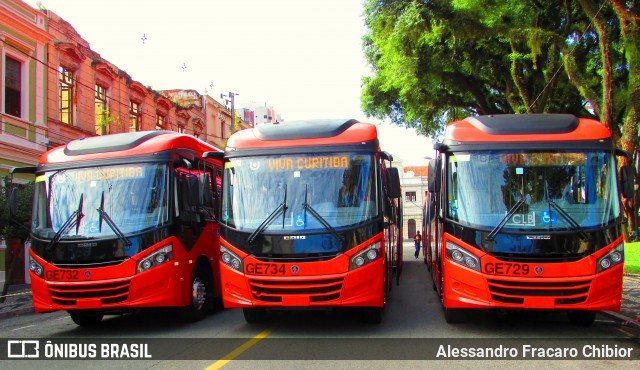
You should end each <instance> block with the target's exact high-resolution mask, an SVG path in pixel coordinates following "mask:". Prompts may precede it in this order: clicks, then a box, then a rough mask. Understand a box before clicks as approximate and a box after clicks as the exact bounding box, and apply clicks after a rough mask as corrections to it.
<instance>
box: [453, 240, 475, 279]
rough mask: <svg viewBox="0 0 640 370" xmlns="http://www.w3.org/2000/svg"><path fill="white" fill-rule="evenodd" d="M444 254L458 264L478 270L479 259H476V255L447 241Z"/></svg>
mask: <svg viewBox="0 0 640 370" xmlns="http://www.w3.org/2000/svg"><path fill="white" fill-rule="evenodd" d="M445 256H446V257H447V258H448V259H450V260H451V261H453V262H455V263H457V264H459V265H462V266H465V267H468V268H470V269H472V270H476V271H478V272H480V260H478V257H476V256H474V255H473V254H471V253H469V252H468V251H466V250H465V249H464V248H462V247H460V246H457V245H455V244H453V243H451V242H449V241H448V242H447V248H446V251H445Z"/></svg>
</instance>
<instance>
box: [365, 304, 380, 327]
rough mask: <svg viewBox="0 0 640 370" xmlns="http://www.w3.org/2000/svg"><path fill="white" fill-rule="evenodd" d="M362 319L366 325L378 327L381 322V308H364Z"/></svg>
mask: <svg viewBox="0 0 640 370" xmlns="http://www.w3.org/2000/svg"><path fill="white" fill-rule="evenodd" d="M363 310H364V311H363V313H362V319H363V320H364V322H365V323H367V324H373V325H378V324H380V323H381V322H382V307H365V308H364V309H363Z"/></svg>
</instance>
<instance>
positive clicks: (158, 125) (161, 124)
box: [156, 113, 167, 130]
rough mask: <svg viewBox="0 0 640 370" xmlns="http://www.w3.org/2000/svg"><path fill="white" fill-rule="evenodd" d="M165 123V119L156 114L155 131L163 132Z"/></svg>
mask: <svg viewBox="0 0 640 370" xmlns="http://www.w3.org/2000/svg"><path fill="white" fill-rule="evenodd" d="M166 123H167V117H166V116H163V115H161V114H160V113H157V114H156V130H164V129H166V127H165V125H166Z"/></svg>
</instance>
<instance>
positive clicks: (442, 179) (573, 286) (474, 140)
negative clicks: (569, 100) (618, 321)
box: [423, 115, 623, 325]
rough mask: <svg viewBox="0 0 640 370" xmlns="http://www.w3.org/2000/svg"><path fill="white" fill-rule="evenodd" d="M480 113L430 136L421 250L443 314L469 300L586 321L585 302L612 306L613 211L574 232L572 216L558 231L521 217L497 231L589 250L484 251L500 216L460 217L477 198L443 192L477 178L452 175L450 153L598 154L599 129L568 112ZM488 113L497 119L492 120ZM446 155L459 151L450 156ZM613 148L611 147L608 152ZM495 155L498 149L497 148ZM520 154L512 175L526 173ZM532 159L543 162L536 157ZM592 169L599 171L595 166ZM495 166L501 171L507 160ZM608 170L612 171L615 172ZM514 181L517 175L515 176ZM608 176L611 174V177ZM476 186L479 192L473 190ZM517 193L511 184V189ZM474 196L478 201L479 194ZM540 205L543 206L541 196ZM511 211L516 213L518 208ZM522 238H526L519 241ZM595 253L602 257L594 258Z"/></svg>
mask: <svg viewBox="0 0 640 370" xmlns="http://www.w3.org/2000/svg"><path fill="white" fill-rule="evenodd" d="M486 117H489V118H483V116H481V117H470V118H467V119H465V120H460V121H455V122H451V123H449V124H448V125H447V127H446V130H445V134H444V139H443V141H442V143H439V144H436V146H435V148H436V151H437V153H436V157H437V158H435V159H433V160H431V161H430V162H429V192H428V195H427V198H426V200H425V204H424V208H423V215H424V217H423V235H424V237H423V239H424V242H425V243H424V246H423V248H424V249H423V252H424V256H425V263H426V264H427V268H428V270H429V271H430V273H431V274H430V275H431V278H432V280H433V288H434V290H435V291H436V293H437V294H438V295H439V297H440V299H441V301H442V305H443V308H444V311H445V318H446V320H447V321H448V322H450V323H454V322H460V321H463V320H465V319H466V314H467V311H468V310H469V309H477V308H494V309H504V310H520V309H536V310H563V311H567V312H568V314H569V319H571V321H573V322H575V323H577V324H581V325H589V324H591V323H592V322H593V320H594V318H595V311H599V310H610V311H619V310H620V305H621V297H622V275H623V256H622V255H623V253H622V245H623V237H622V228H621V224H622V219H621V215H618V216H617V218H616V219H615V220H613V221H611V223H610V224H609V225H605V226H603V227H602V229H603V230H605V231H601V230H598V229H588V230H586V231H585V232H584V233H583V231H584V230H582V228H581V226H579V225H578V227H571V228H568V231H567V230H563V231H562V232H557V233H556V232H549V231H545V230H543V229H532V231H527V230H526V227H525V226H521V227H522V228H521V229H517V228H516V229H515V230H516V231H515V233H514V231H509V232H507V234H508V235H507V236H508V237H511V238H513V240H517V243H521V244H526V243H530V245H531V246H536V245H537V244H540V245H545V246H549V245H552V244H551V241H554V240H556V239H557V240H562V241H563V242H564V243H567V244H571V243H574V244H575V245H582V246H584V249H585V250H586V248H587V247H586V246H588V245H591V246H592V247H589V248H593V250H592V251H591V252H585V251H583V250H581V252H580V253H575V256H566V257H565V260H563V258H561V257H557V256H553V258H552V257H551V256H545V255H543V254H537V255H536V254H535V253H534V254H533V255H525V254H523V255H518V254H517V253H515V254H514V253H494V252H492V248H493V247H494V245H493V243H496V240H497V239H496V238H498V237H500V235H501V234H503V233H505V230H503V227H504V225H502V226H498V227H495V228H494V229H493V230H491V227H493V226H494V225H489V228H488V229H484V230H482V228H481V227H474V226H468V225H467V224H465V223H464V222H462V221H461V220H459V219H458V218H457V212H459V211H460V210H462V209H464V207H468V206H469V202H471V203H474V202H476V201H477V199H473V198H467V203H464V204H458V203H456V202H455V201H454V200H452V194H455V192H456V190H453V187H459V188H462V189H470V188H474V187H477V188H479V187H481V185H478V184H477V183H474V182H471V183H469V184H467V183H465V182H463V180H459V179H458V177H459V176H452V171H453V170H452V166H453V165H452V164H451V163H453V164H454V165H456V166H455V167H456V168H457V164H456V163H460V162H456V161H460V160H462V161H466V162H467V163H468V162H469V161H472V159H469V158H470V157H471V158H472V157H473V156H474V155H476V156H484V158H483V159H482V161H485V162H490V161H491V158H492V157H491V155H493V154H492V153H493V152H499V153H505V152H509V153H510V152H511V151H513V153H517V154H515V155H520V157H519V158H526V155H527V154H526V153H531V152H536V151H537V152H541V153H549V154H548V155H547V157H544V156H539V158H556V157H553V156H554V154H555V153H564V152H571V151H581V150H587V153H589V151H590V150H593V151H597V152H598V153H604V154H603V155H606V154H607V153H608V154H611V157H613V156H614V155H613V153H614V152H615V151H614V148H613V145H612V142H611V134H610V132H609V130H608V129H607V128H606V127H605V126H604V125H603V124H601V123H600V122H597V121H595V120H591V119H577V118H575V117H573V116H569V115H504V116H486ZM494 117H495V118H494ZM496 120H497V121H498V122H495V121H496ZM556 120H558V121H561V122H560V123H559V128H558V127H556V126H555V124H556ZM494 122H495V124H494ZM538 123H539V124H538ZM485 124H486V125H485ZM519 125H520V126H519ZM492 151H493V152H492ZM521 153H525V154H521ZM456 155H457V156H458V157H460V158H462V159H452V158H455V157H456ZM616 155H620V153H618V152H616ZM495 156H496V157H498V155H497V154H496V155H495ZM533 156H535V154H534V155H533ZM567 157H568V156H567ZM498 158H499V157H498ZM502 158H507V159H506V160H507V161H508V160H509V158H510V157H509V156H508V155H506V154H505V155H504V157H502ZM587 158H588V157H587ZM554 161H555V159H554ZM447 163H449V165H448V164H447ZM522 163H525V164H524V165H519V166H513V167H519V172H516V173H518V175H519V176H526V172H525V171H527V170H528V169H529V167H527V162H526V161H522ZM536 165H537V166H544V165H540V164H539V163H538V164H536ZM532 167H533V165H532ZM598 171H600V172H602V169H601V168H600V169H599V170H598ZM504 173H505V175H504V177H505V178H506V177H507V175H506V174H507V170H505V171H504ZM584 176H585V175H583V180H584ZM613 176H614V177H615V172H614V174H613ZM502 177H503V176H502V175H500V176H495V175H493V179H494V180H493V181H496V182H498V181H497V180H499V181H502ZM556 177H557V176H556ZM452 178H453V179H454V180H452ZM552 180H553V179H549V180H545V183H544V184H545V186H546V187H547V189H549V188H550V187H549V182H551V181H552ZM452 181H455V182H456V183H454V182H452ZM472 181H474V180H472ZM524 181H525V180H522V183H524ZM547 181H548V182H547ZM612 181H613V182H616V183H617V181H616V180H615V178H614V180H612ZM516 184H518V183H517V182H516ZM534 184H535V183H534ZM502 186H503V188H500V189H501V190H500V193H499V194H501V195H500V198H497V199H498V200H502V199H503V198H505V199H506V197H507V195H508V191H507V190H505V189H507V186H508V185H502ZM516 190H518V189H516ZM526 191H527V190H522V192H523V195H525V197H524V198H522V199H523V204H526V203H531V202H532V201H531V198H526V194H525V193H526ZM611 191H612V192H613V193H612V194H618V193H617V189H616V188H615V186H614V187H613V188H612V189H611ZM548 192H549V190H546V193H545V194H546V196H547V199H548V197H549V193H548ZM485 194H486V193H483V196H484V195H485ZM519 195H520V193H518V194H517V195H516V198H517V197H518V196H519ZM578 196H579V195H576V197H578ZM582 201H583V202H584V203H588V202H587V201H584V200H582ZM619 201H620V199H618V198H616V199H614V200H613V202H616V203H618V202H619ZM477 202H478V203H482V202H485V203H486V202H487V200H486V199H482V201H477ZM474 204H475V203H474ZM526 205H527V206H528V204H526ZM549 205H550V206H551V201H549ZM568 207H570V206H568ZM614 207H617V206H614ZM515 208H517V207H515ZM515 208H514V209H515ZM521 208H522V209H524V207H521ZM506 209H509V208H508V207H507V208H506ZM512 210H513V209H512ZM467 212H468V209H467ZM521 212H522V213H523V214H525V211H524V210H521ZM527 212H528V213H526V215H531V216H530V218H531V221H529V222H530V225H529V226H536V225H537V226H538V227H539V226H540V225H541V224H542V223H547V224H549V225H552V224H553V223H555V222H557V221H556V220H555V219H553V220H551V219H550V218H545V219H541V218H540V215H545V216H548V215H550V214H551V213H550V212H549V213H543V212H548V211H541V212H539V213H536V212H535V211H527ZM560 212H562V211H561V210H556V211H554V213H553V214H554V217H555V213H558V215H557V218H558V219H561V218H564V216H562V217H561V215H560ZM505 213H506V210H505ZM514 215H515V216H518V210H516V211H514V214H512V215H511V216H510V217H511V219H509V217H508V216H505V219H504V220H503V221H504V222H505V223H509V222H511V223H514V220H522V219H524V218H523V217H521V218H514V217H515V216H514ZM569 217H571V216H569ZM507 219H508V221H506V220H507ZM521 222H522V223H523V224H524V223H525V222H524V221H521ZM536 222H537V224H536ZM567 222H568V221H567ZM512 226H513V225H512ZM522 230H524V231H522ZM518 231H521V232H518ZM492 234H493V235H492ZM605 234H606V236H604V237H603V235H605ZM585 236H586V237H585ZM583 237H584V238H583ZM518 238H522V239H518ZM524 239H527V241H526V242H523V241H522V240H524ZM583 239H584V240H583ZM585 240H588V241H585ZM547 241H549V243H547ZM545 243H547V244H545ZM559 243H560V242H556V244H559ZM589 243H591V244H589ZM598 243H599V244H598ZM504 244H508V243H506V242H505V243H504ZM504 244H503V245H504ZM528 245H529V244H528ZM514 248H516V247H514ZM456 250H457V251H459V252H460V253H459V254H458V257H457V261H456V258H454V257H452V256H453V253H455V252H454V251H456ZM514 250H515V249H514ZM467 257H470V259H469V261H470V263H469V264H466V262H461V261H466V258H467ZM612 257H613V258H612ZM604 260H607V261H604ZM612 261H613V262H612ZM600 263H602V264H603V265H606V266H607V267H603V268H601V267H599V266H598V265H599V264H600Z"/></svg>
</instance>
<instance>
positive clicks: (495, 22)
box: [362, 0, 638, 141]
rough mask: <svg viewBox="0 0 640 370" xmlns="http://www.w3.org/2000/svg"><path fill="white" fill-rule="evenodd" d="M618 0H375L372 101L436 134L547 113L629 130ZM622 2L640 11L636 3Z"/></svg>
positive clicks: (368, 42) (370, 6) (371, 0)
mask: <svg viewBox="0 0 640 370" xmlns="http://www.w3.org/2000/svg"><path fill="white" fill-rule="evenodd" d="M615 2H616V1H615V0H609V2H606V0H605V2H604V3H603V2H602V1H594V0H565V1H548V2H547V1H545V2H543V1H537V0H453V1H450V0H430V1H393V0H368V1H367V2H366V3H365V11H364V15H365V23H366V26H367V34H366V35H365V37H364V40H363V47H364V51H365V55H366V58H367V61H368V63H369V64H370V66H371V67H372V70H373V72H374V73H373V75H372V76H366V77H364V78H363V92H362V105H363V109H364V111H365V112H366V113H367V114H368V115H370V116H373V117H376V118H379V119H390V120H391V121H392V122H394V123H396V124H399V125H404V126H409V127H416V128H417V129H418V131H419V132H420V133H422V134H425V135H429V136H435V135H437V134H438V133H440V132H441V130H442V128H443V127H444V123H445V122H447V121H449V120H451V119H458V118H464V117H465V116H468V115H475V114H499V113H543V112H561V113H572V114H575V115H577V116H580V117H594V118H600V119H601V120H602V121H603V122H604V123H605V124H607V125H609V126H610V127H611V128H612V129H614V132H616V131H617V132H620V125H621V124H622V122H624V117H625V116H626V115H627V114H628V113H629V109H628V104H629V97H628V93H629V91H628V87H629V80H630V76H629V72H630V70H629V62H628V61H629V59H628V58H627V57H626V54H625V52H626V53H627V54H628V50H629V47H628V42H629V41H628V40H625V38H624V37H623V36H624V35H623V33H622V32H621V30H622V29H621V26H620V24H621V23H620V21H619V20H618V18H619V16H618V18H617V16H616V11H614V9H615V7H614V4H613V3H615ZM620 6H622V7H623V8H624V7H626V9H627V11H628V12H633V11H635V12H636V14H637V9H636V7H637V6H636V5H635V4H634V2H623V3H622V5H620ZM629 19H632V20H634V21H637V19H638V18H637V16H636V18H633V17H630V18H629ZM628 23H632V22H631V21H629V22H628ZM634 45H637V40H636V43H635V44H634ZM636 48H637V46H636ZM614 86H615V88H613V87H614ZM603 118H604V119H603ZM636 122H637V121H636ZM636 136H637V135H636ZM636 141H637V138H636Z"/></svg>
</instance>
